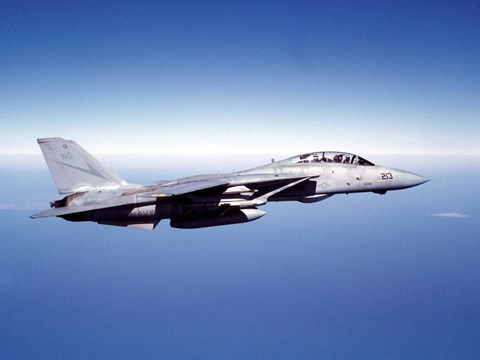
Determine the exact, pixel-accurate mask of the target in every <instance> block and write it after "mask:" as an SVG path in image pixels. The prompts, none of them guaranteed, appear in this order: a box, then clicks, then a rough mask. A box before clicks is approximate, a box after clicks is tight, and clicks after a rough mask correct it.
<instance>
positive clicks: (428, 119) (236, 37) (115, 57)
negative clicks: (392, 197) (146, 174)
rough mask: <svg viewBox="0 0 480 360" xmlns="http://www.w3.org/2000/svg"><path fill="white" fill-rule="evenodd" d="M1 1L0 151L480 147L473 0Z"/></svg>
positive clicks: (477, 13)
mask: <svg viewBox="0 0 480 360" xmlns="http://www.w3.org/2000/svg"><path fill="white" fill-rule="evenodd" d="M0 7H1V11H0V30H1V36H0V47H1V49H2V51H1V53H0V78H1V79H2V81H1V82H0V101H1V104H0V124H1V125H0V126H1V129H0V130H1V131H2V134H3V135H2V142H1V144H0V154H12V153H38V148H37V145H36V143H35V139H36V138H37V137H48V136H62V137H66V138H73V139H75V140H77V141H78V142H79V143H81V144H82V145H83V146H84V147H86V148H87V149H89V150H90V151H91V152H93V153H97V154H98V153H112V154H115V153H127V152H131V153H162V154H163V153H176V154H179V153H180V154H181V153H198V154H207V153H227V154H254V153H261V154H267V155H268V156H276V155H277V154H281V155H283V154H292V155H293V154H298V153H301V152H304V151H311V150H319V149H338V150H345V151H351V152H357V153H361V154H395V153H408V154H449V153H453V154H464V153H468V154H474V155H479V154H480V142H479V141H478V138H479V135H480V122H479V121H478V119H479V114H480V102H479V101H478V99H479V95H480V68H479V66H478V64H479V60H480V37H479V36H478V33H479V30H480V4H479V3H478V2H476V1H465V2H453V1H452V2H432V3H422V4H416V3H414V2H393V3H383V4H379V3H378V2H374V1H372V2H362V3H360V2H355V1H354V2H338V1H332V2H328V1H327V2H316V1H312V2H268V1H266V2H261V3H257V2H253V1H252V2H250V1H246V2H235V3H233V2H221V1H219V2H201V3H200V2H188V1H186V2H179V1H172V2H160V3H157V2H137V1H135V2H87V1H85V2H84V1H82V2H75V1H73V2H68V1H67V2H41V3H37V2H28V1H25V2H17V1H11V2H9V1H6V2H2V3H1V5H0Z"/></svg>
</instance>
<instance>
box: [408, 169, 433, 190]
mask: <svg viewBox="0 0 480 360" xmlns="http://www.w3.org/2000/svg"><path fill="white" fill-rule="evenodd" d="M404 179H405V185H406V186H407V187H413V186H418V185H421V184H423V183H426V182H427V181H429V180H430V179H427V178H425V177H423V176H420V175H417V174H414V173H410V172H405V173H404Z"/></svg>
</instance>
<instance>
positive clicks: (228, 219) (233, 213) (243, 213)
mask: <svg viewBox="0 0 480 360" xmlns="http://www.w3.org/2000/svg"><path fill="white" fill-rule="evenodd" d="M265 214H266V212H265V211H263V210H258V209H256V208H253V209H252V208H250V209H237V210H229V211H227V212H226V213H225V214H223V215H218V216H212V217H208V216H202V217H199V216H194V217H186V218H177V219H172V220H171V221H170V226H171V227H173V228H177V229H196V228H203V227H209V226H218V225H231V224H240V223H246V222H249V221H253V220H257V219H259V218H261V217H262V216H263V215H265Z"/></svg>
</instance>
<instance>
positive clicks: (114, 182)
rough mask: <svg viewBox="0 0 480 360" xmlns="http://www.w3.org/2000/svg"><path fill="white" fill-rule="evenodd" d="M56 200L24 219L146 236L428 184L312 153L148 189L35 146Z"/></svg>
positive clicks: (85, 156)
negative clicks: (134, 230)
mask: <svg viewBox="0 0 480 360" xmlns="http://www.w3.org/2000/svg"><path fill="white" fill-rule="evenodd" d="M37 142H38V144H39V145H40V148H41V150H42V152H43V155H44V157H45V161H46V163H47V166H48V168H49V170H50V173H51V175H52V177H53V180H54V182H55V185H56V187H57V189H58V192H59V193H60V194H65V195H66V196H65V197H64V198H62V199H60V200H56V201H52V202H51V203H50V207H51V208H50V209H48V210H45V211H42V212H40V213H38V214H35V215H32V216H31V217H32V218H34V219H36V218H45V217H55V216H56V217H60V218H63V219H65V220H68V221H94V222H97V223H99V224H104V225H116V226H124V227H138V228H143V229H148V230H153V229H154V228H155V227H156V226H157V225H158V223H159V222H160V220H162V219H170V226H172V227H174V228H180V229H193V228H202V227H209V226H218V225H229V224H239V223H245V222H249V221H253V220H257V219H259V218H261V217H262V216H264V215H265V214H266V212H265V211H262V210H259V209H258V207H260V206H262V205H265V204H267V202H269V201H300V202H302V203H315V202H318V201H322V200H325V199H327V198H329V197H330V196H332V195H334V194H350V193H359V192H373V193H377V194H385V193H386V192H387V191H391V190H400V189H407V188H410V187H413V186H417V185H420V184H423V183H425V182H426V181H428V179H426V178H424V177H422V176H420V175H417V174H414V173H411V172H408V171H403V170H397V169H393V168H388V167H384V166H379V165H375V164H373V163H372V162H370V161H368V160H366V159H365V158H363V157H360V156H358V155H355V154H351V153H346V152H336V151H318V152H312V153H307V154H302V155H297V156H293V157H290V158H288V159H285V160H281V161H274V160H273V159H272V162H271V163H269V164H267V165H263V166H259V167H256V168H253V169H249V170H244V171H239V172H234V173H229V174H214V175H197V176H192V177H186V178H181V179H177V180H172V181H161V182H158V183H156V184H155V185H137V184H131V183H128V182H126V181H125V180H123V179H122V178H120V177H119V176H118V175H117V174H115V173H114V172H112V171H110V170H109V169H107V168H106V167H105V166H104V165H103V164H101V163H100V162H99V161H98V160H97V159H95V158H94V157H93V156H92V155H90V154H89V153H88V152H86V151H85V150H84V149H83V148H82V147H80V146H79V145H78V144H77V143H76V142H74V141H72V140H64V139H62V138H58V137H55V138H43V139H38V140H37Z"/></svg>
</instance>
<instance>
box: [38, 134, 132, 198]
mask: <svg viewBox="0 0 480 360" xmlns="http://www.w3.org/2000/svg"><path fill="white" fill-rule="evenodd" d="M37 142H38V144H39V145H40V148H41V149H42V152H43V156H44V157H45V161H46V162H47V165H48V169H49V170H50V173H51V174H52V177H53V180H54V181H55V185H56V186H57V189H58V192H59V193H60V194H68V193H74V192H78V191H85V190H88V189H91V188H95V187H104V186H115V185H125V184H127V183H126V182H125V181H124V180H122V179H121V178H120V177H119V176H118V175H117V174H115V173H113V172H112V171H110V170H108V169H107V168H106V167H105V166H104V165H103V164H101V163H100V162H99V161H98V160H97V159H95V158H94V157H93V156H92V155H90V154H89V153H88V152H86V151H85V150H84V149H83V148H82V147H81V146H80V145H78V144H77V143H76V142H75V141H72V140H64V139H62V138H44V139H38V140H37Z"/></svg>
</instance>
